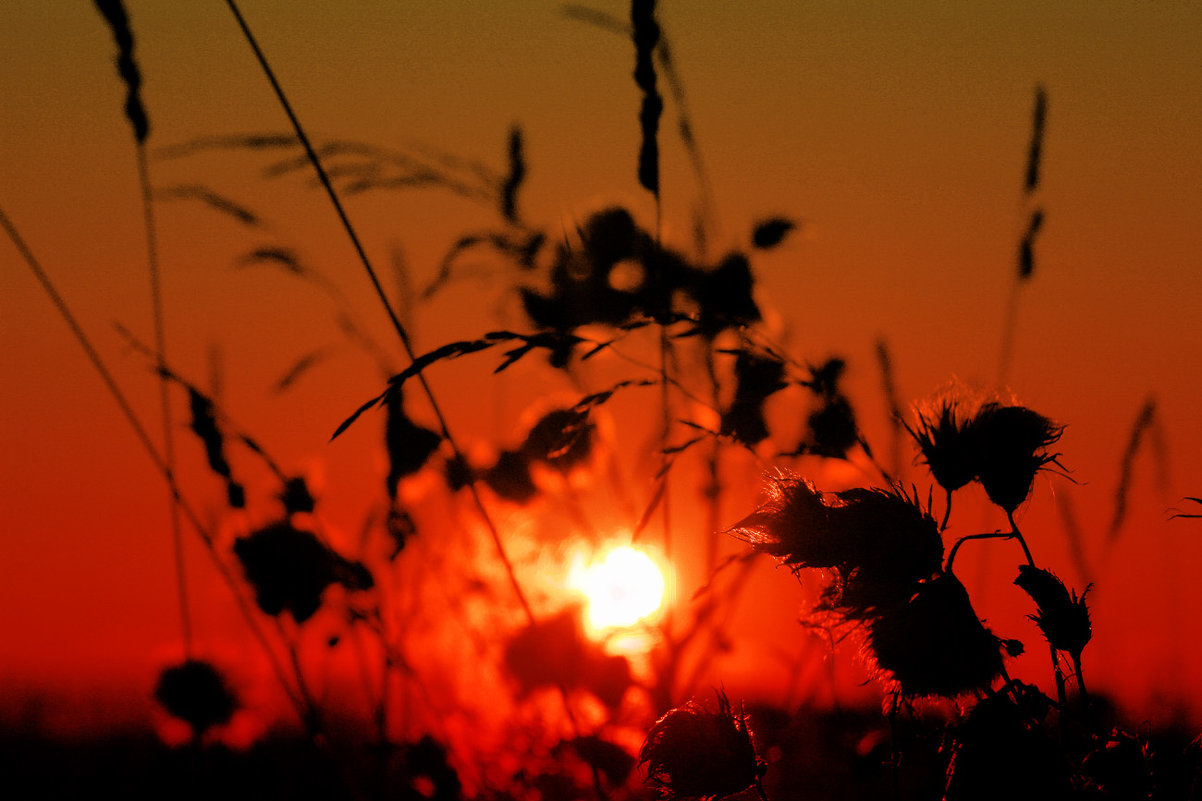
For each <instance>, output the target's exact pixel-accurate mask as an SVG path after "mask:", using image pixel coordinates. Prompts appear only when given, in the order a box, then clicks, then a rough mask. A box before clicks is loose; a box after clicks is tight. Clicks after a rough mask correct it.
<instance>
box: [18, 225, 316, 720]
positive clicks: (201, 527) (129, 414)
mask: <svg viewBox="0 0 1202 801" xmlns="http://www.w3.org/2000/svg"><path fill="white" fill-rule="evenodd" d="M0 227H2V228H3V229H4V231H5V233H6V234H7V235H8V237H9V239H10V240H11V241H12V243H13V244H14V245H15V246H16V248H17V251H18V252H19V253H20V254H21V258H22V260H23V261H24V262H25V264H26V265H27V266H28V267H29V269H30V271H31V272H32V273H33V274H34V277H35V278H36V279H37V281H38V283H39V284H41V286H42V289H43V290H45V292H46V294H47V295H48V296H49V297H50V301H51V303H53V304H54V307H55V309H57V310H58V313H59V315H60V316H61V317H62V318H63V320H64V321H65V322H66V324H67V327H68V328H70V329H71V333H72V334H73V335H74V336H75V339H76V341H77V342H78V343H79V345H80V347H81V348H82V349H83V351H84V354H85V355H86V356H87V358H88V361H89V362H91V364H92V367H93V368H95V370H96V372H97V374H98V375H99V376H100V379H101V381H102V382H103V383H104V385H105V388H106V389H107V390H108V392H109V395H110V396H112V398H113V400H114V401H116V403H117V406H118V408H119V409H120V410H121V414H122V416H123V417H124V418H125V419H126V421H127V422H128V423H129V425H130V427H131V428H132V429H133V431H134V436H135V437H136V438H137V440H138V442H139V443H141V445H142V448H143V450H145V451H146V453H147V455H148V456H149V457H150V460H151V462H152V463H153V464H154V467H155V469H156V470H157V471H158V472H159V474H160V475H162V477H163V478H164V480H166V482H167V486H168V489H169V490H170V492H171V496H172V498H173V499H174V505H175V506H176V507H177V508H178V509H179V511H180V512H181V513H182V514H183V516H184V517H185V518H187V520H188V523H189V524H190V525H191V526H192V527H193V529H194V530H195V531H196V533H197V535H198V536H199V537H200V539H201V542H202V543H204V546H205V548H206V549H207V550H208V552H209V555H210V557H211V558H212V560H213V564H214V566H215V567H216V568H217V571H218V573H219V574H220V575H221V578H222V580H223V581H224V582H225V583H226V585H227V586H228V587H229V588H230V592H231V593H232V594H233V596H234V601H235V603H236V604H237V606H238V610H239V612H240V613H241V615H242V618H243V619H244V620H245V621H246V624H247V625H248V626H249V627H250V630H251V634H252V635H253V636H254V638H255V640H256V641H257V642H258V643H259V646H260V647H261V648H262V649H263V652H264V654H265V655H266V656H267V660H268V662H269V664H270V665H271V669H272V672H273V674H274V675H275V677H276V680H277V681H278V682H279V684H280V686H281V687H282V688H283V690H284V693H285V694H286V695H287V696H288V699H289V701H290V702H291V703H292V705H293V708H294V709H295V710H296V711H297V713H298V714H301V715H302V717H303V707H302V705H301V699H300V698H299V696H298V695H297V694H296V691H295V689H293V687H292V686H291V684H289V682H288V680H287V678H286V674H285V672H284V669H283V666H282V665H281V664H280V662H279V660H278V659H277V658H276V654H275V651H274V650H273V649H272V647H271V644H270V643H269V642H268V640H267V636H266V634H265V633H264V632H263V629H262V627H260V626H259V624H258V622H257V621H256V619H255V617H254V613H253V612H252V610H251V608H250V606H249V604H248V603H247V601H246V598H245V597H244V596H243V595H242V593H241V591H240V590H239V587H238V582H237V580H236V579H235V578H234V575H233V573H231V572H230V569H229V568H228V567H227V566H226V564H225V563H224V562H223V561H222V560H221V557H220V555H219V554H218V553H217V546H216V541H215V540H214V537H213V535H212V533H211V532H210V531H209V530H208V528H207V527H206V526H205V524H204V523H203V522H202V521H201V519H200V516H199V515H198V514H197V512H196V510H195V509H193V508H192V506H191V504H189V503H188V502H187V500H186V499H185V498H184V497H183V495H182V494H181V492H180V489H179V485H178V484H177V483H176V481H175V476H174V474H173V473H172V472H171V470H170V469H169V468H168V466H167V462H166V461H165V459H164V458H163V456H162V455H161V454H160V453H159V450H158V448H157V447H156V446H155V444H154V442H153V441H152V440H151V438H150V434H149V433H148V432H147V430H146V427H145V426H144V425H142V422H141V420H139V419H138V416H137V414H136V413H135V412H134V410H133V406H131V405H130V403H129V400H128V399H127V398H126V397H125V393H124V392H122V391H121V388H120V386H118V384H117V381H116V379H114V378H113V374H112V372H110V371H109V369H108V367H107V366H106V365H105V363H104V360H103V359H101V358H100V354H99V353H98V352H97V351H96V348H95V346H93V345H92V341H91V339H90V338H89V337H88V335H87V334H86V333H85V332H84V330H83V327H82V326H81V325H80V324H79V321H78V320H77V319H76V318H75V315H74V314H73V313H72V312H71V309H70V307H69V306H68V305H67V303H66V301H65V300H64V299H63V296H62V295H61V294H60V293H59V292H58V290H57V289H56V288H55V286H54V283H53V282H52V281H51V280H50V276H49V275H48V274H47V273H46V271H45V270H44V269H43V268H42V266H41V263H40V262H39V261H38V260H37V258H36V256H35V255H34V253H33V251H32V250H30V248H29V246H28V245H27V244H26V242H25V240H24V238H22V237H21V235H20V232H19V231H18V230H17V228H16V226H15V225H13V223H12V221H11V220H10V219H9V217H8V215H7V214H5V212H4V209H3V208H0Z"/></svg>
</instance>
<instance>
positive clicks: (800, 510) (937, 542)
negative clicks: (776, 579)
mask: <svg viewBox="0 0 1202 801" xmlns="http://www.w3.org/2000/svg"><path fill="white" fill-rule="evenodd" d="M767 491H768V499H767V500H766V501H765V502H764V503H763V504H761V505H760V506H759V508H757V509H756V510H755V511H754V512H752V513H751V514H750V515H748V516H747V517H745V518H743V519H742V520H741V521H739V522H738V523H736V524H735V525H734V526H732V527H731V528H729V529H727V533H728V534H731V535H733V536H735V537H738V538H739V539H742V540H744V541H745V542H748V543H750V544H751V546H752V547H753V548H754V549H755V550H757V551H759V552H761V553H767V554H770V555H772V556H776V557H777V558H778V559H780V560H781V561H782V562H783V563H784V564H787V565H789V566H790V567H792V568H794V569H795V570H796V569H801V568H833V569H834V570H835V571H836V574H837V575H836V578H835V580H834V581H833V582H832V583H831V584H830V585H829V586H828V587H827V592H826V600H825V602H824V605H825V607H826V608H828V609H831V610H833V611H836V612H838V613H840V615H842V616H843V617H845V618H847V619H851V620H862V619H864V618H866V617H868V616H870V615H872V614H874V613H875V612H876V611H877V610H879V609H883V608H890V607H894V606H897V605H898V604H902V603H905V602H906V601H907V600H909V598H910V596H911V595H912V594H913V592H914V590H915V588H916V585H917V584H918V582H919V581H921V580H924V579H927V578H931V577H933V576H935V575H937V574H939V573H940V572H941V570H942V559H943V541H942V539H941V538H940V536H939V530H938V528H937V527H936V525H935V521H934V519H933V518H932V517H931V516H930V513H929V512H928V511H927V510H926V509H924V508H923V507H922V506H921V505H920V504H919V503H918V502H917V501H916V500H915V499H913V498H911V497H910V496H908V495H907V494H905V493H904V492H902V491H901V490H899V489H893V490H881V489H862V488H856V489H850V490H844V491H842V492H837V493H832V495H833V500H832V501H828V500H827V499H826V497H824V494H823V493H821V492H819V491H818V490H817V488H816V487H815V486H814V485H813V484H812V483H810V482H809V481H807V480H805V479H802V478H799V477H797V476H795V475H793V474H791V473H788V472H780V473H778V474H777V475H774V476H771V477H769V480H768V487H767Z"/></svg>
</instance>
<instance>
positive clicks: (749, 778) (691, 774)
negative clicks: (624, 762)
mask: <svg viewBox="0 0 1202 801" xmlns="http://www.w3.org/2000/svg"><path fill="white" fill-rule="evenodd" d="M715 695H716V696H717V699H718V709H717V711H716V712H712V711H710V710H708V709H706V708H705V707H703V706H702V705H701V704H699V703H697V702H696V701H689V702H688V703H687V704H685V705H684V706H682V707H677V708H676V709H673V710H671V711H669V712H668V713H667V714H666V715H664V716H663V717H662V718H660V719H659V720H658V721H656V723H655V725H654V726H652V727H651V731H650V732H648V733H647V739H646V741H645V742H644V743H643V748H642V750H641V751H640V752H639V764H640V765H641V764H644V763H645V764H646V765H647V782H648V783H649V784H652V785H654V786H655V787H657V788H658V789H659V790H660V792H661V793H662V794H663V795H664V796H665V797H666V798H706V799H719V798H725V797H726V796H729V795H734V794H735V793H739V792H742V791H743V790H746V789H747V788H749V787H752V786H753V785H757V784H758V783H759V781H760V778H761V777H762V776H763V775H764V768H765V765H764V762H763V760H761V759H759V758H758V757H757V756H756V754H755V745H754V743H753V742H752V739H751V731H750V730H749V729H748V727H747V719H746V717H745V716H744V715H743V714H742V713H741V712H740V713H739V714H738V715H736V714H734V713H733V712H732V711H731V708H730V701H729V700H727V698H726V695H725V694H724V693H722V692H721V691H716V692H715Z"/></svg>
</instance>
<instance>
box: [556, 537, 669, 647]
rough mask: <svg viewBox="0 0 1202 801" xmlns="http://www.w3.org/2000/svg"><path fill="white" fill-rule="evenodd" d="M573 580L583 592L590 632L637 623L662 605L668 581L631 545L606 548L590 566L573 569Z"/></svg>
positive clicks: (604, 632)
mask: <svg viewBox="0 0 1202 801" xmlns="http://www.w3.org/2000/svg"><path fill="white" fill-rule="evenodd" d="M570 583H571V585H572V586H573V588H575V589H576V590H578V591H579V592H580V593H581V594H582V595H584V598H585V601H586V603H587V607H586V609H585V624H586V627H587V629H588V632H589V634H590V636H594V637H605V636H607V635H608V634H609V633H610V632H612V631H613V630H614V629H621V628H626V627H629V626H634V625H635V624H637V623H639V622H640V621H643V620H645V619H647V618H649V617H651V616H652V615H654V614H655V613H656V612H657V611H659V609H660V607H661V606H662V605H663V602H664V596H665V594H666V592H667V581H666V580H665V578H664V573H663V571H662V570H661V569H660V566H659V565H658V564H657V563H656V562H655V560H654V559H652V558H651V557H650V556H649V555H648V554H646V553H645V552H643V551H641V550H639V549H637V548H635V547H634V546H631V545H620V546H617V547H615V548H611V549H609V550H608V551H605V552H603V553H601V554H599V556H598V557H597V558H596V559H594V560H593V561H592V563H591V564H589V565H588V566H587V567H581V568H579V569H577V570H574V571H573V575H572V577H571V579H570Z"/></svg>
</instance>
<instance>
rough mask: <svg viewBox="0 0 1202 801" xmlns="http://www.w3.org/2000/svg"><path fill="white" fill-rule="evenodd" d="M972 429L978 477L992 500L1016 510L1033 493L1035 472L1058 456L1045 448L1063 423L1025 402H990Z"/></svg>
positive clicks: (973, 422)
mask: <svg viewBox="0 0 1202 801" xmlns="http://www.w3.org/2000/svg"><path fill="white" fill-rule="evenodd" d="M972 432H973V433H972V439H973V440H974V445H975V448H976V451H977V457H976V461H977V468H976V474H977V479H978V480H979V481H980V482H981V485H982V486H983V487H984V488H985V492H986V493H987V494H988V495H989V500H991V501H993V502H994V503H996V504H997V505H998V506H1000V507H1002V509H1004V510H1006V513H1007V514H1013V513H1014V510H1015V509H1016V508H1018V506H1019V504H1021V503H1022V502H1023V501H1025V500H1026V499H1027V496H1029V495H1030V494H1031V486H1032V485H1033V484H1034V482H1035V474H1036V473H1037V472H1038V471H1039V470H1041V469H1043V468H1044V467H1045V466H1046V465H1048V464H1050V463H1055V462H1056V459H1057V458H1058V457H1059V454H1049V453H1048V452H1047V450H1046V449H1047V448H1048V446H1049V445H1053V444H1055V443H1056V442H1057V441H1058V440H1059V439H1060V435H1061V434H1062V433H1063V432H1064V427H1063V426H1058V425H1056V424H1055V423H1053V422H1052V421H1051V420H1049V419H1048V418H1046V417H1044V416H1043V415H1041V414H1039V413H1037V412H1034V411H1032V410H1030V409H1028V408H1026V407H1025V406H1004V405H1002V404H999V403H987V404H985V405H984V406H982V407H981V409H980V410H979V411H978V412H977V414H976V416H975V417H974V418H973V421H972Z"/></svg>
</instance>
